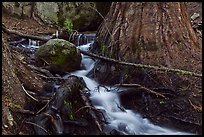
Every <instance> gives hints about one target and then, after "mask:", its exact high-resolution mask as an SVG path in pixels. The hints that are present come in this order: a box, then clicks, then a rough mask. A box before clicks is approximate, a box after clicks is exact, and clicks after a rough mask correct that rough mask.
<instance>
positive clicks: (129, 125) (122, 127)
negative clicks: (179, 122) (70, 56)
mask: <svg viewBox="0 0 204 137" xmlns="http://www.w3.org/2000/svg"><path fill="white" fill-rule="evenodd" d="M92 43H93V41H92V42H89V43H87V44H84V45H80V46H78V48H79V49H80V50H84V51H87V50H89V48H90V46H91V45H92ZM82 64H83V65H84V67H85V68H84V69H82V70H77V71H74V72H72V73H71V74H68V75H65V76H64V77H65V78H66V77H68V76H69V75H76V76H79V77H82V78H83V79H84V81H85V83H86V85H87V87H88V89H89V90H90V94H91V95H90V100H91V101H92V104H93V105H94V106H95V107H96V108H98V109H100V110H101V112H103V114H104V115H105V119H106V123H107V124H106V125H105V127H104V129H105V130H106V129H107V130H108V131H110V129H111V130H113V129H114V130H116V131H119V132H120V133H122V134H127V135H184V134H185V135H187V134H191V133H186V132H180V131H177V130H173V129H168V128H163V127H160V126H157V125H154V124H152V123H150V121H149V120H148V119H146V118H143V117H142V116H141V115H140V114H138V113H134V112H133V111H132V110H129V109H124V108H122V106H121V105H120V99H119V96H118V94H117V92H120V91H118V90H116V89H117V88H116V87H108V86H101V84H100V85H99V83H98V82H97V81H95V80H94V79H91V78H89V77H88V76H87V75H88V74H89V73H90V71H91V70H92V69H93V68H94V64H95V61H94V60H92V59H91V58H90V57H89V56H86V55H83V54H82Z"/></svg>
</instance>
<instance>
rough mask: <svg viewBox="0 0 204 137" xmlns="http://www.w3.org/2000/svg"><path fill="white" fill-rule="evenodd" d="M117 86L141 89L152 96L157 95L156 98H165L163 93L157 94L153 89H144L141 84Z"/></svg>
mask: <svg viewBox="0 0 204 137" xmlns="http://www.w3.org/2000/svg"><path fill="white" fill-rule="evenodd" d="M115 86H122V87H139V88H141V89H145V90H146V91H147V92H149V93H152V94H155V95H156V96H160V97H163V98H165V96H164V95H162V94H161V93H157V92H155V91H153V90H151V89H148V88H146V87H143V86H142V85H139V84H115Z"/></svg>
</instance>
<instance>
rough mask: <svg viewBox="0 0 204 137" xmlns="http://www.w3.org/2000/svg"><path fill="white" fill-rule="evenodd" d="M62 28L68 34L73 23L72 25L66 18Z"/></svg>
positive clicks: (71, 29)
mask: <svg viewBox="0 0 204 137" xmlns="http://www.w3.org/2000/svg"><path fill="white" fill-rule="evenodd" d="M64 27H65V29H66V30H67V31H68V32H71V31H73V23H72V21H71V20H70V19H68V18H67V19H66V20H65V21H64Z"/></svg>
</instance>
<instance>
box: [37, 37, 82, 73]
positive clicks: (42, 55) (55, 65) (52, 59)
mask: <svg viewBox="0 0 204 137" xmlns="http://www.w3.org/2000/svg"><path fill="white" fill-rule="evenodd" d="M35 57H36V61H37V62H38V63H39V64H40V63H41V62H44V63H48V64H49V69H50V71H51V72H56V73H65V72H70V71H74V70H77V69H79V68H80V64H81V54H80V51H79V50H78V49H77V48H76V46H75V45H74V44H72V43H70V42H68V41H66V40H63V39H51V40H49V41H48V42H47V43H45V44H43V45H42V46H40V48H39V49H38V50H37V51H36V53H35Z"/></svg>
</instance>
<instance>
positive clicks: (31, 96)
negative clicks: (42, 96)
mask: <svg viewBox="0 0 204 137" xmlns="http://www.w3.org/2000/svg"><path fill="white" fill-rule="evenodd" d="M21 87H22V89H23V91H24V92H25V93H26V95H28V96H29V97H30V98H32V99H33V100H35V101H37V102H39V101H38V100H37V99H36V98H34V97H33V96H31V95H30V94H29V93H28V92H27V91H26V90H25V88H24V86H23V84H22V85H21Z"/></svg>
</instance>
